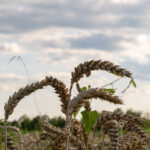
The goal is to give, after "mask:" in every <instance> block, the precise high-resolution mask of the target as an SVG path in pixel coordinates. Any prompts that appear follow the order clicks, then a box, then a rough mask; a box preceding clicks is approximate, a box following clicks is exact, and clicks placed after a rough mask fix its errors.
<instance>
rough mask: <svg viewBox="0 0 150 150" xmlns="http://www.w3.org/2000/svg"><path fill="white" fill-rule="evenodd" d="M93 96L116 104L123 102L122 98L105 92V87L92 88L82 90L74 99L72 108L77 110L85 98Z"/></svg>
mask: <svg viewBox="0 0 150 150" xmlns="http://www.w3.org/2000/svg"><path fill="white" fill-rule="evenodd" d="M91 98H100V99H102V100H106V101H108V102H111V103H114V104H123V102H122V100H121V99H120V98H119V97H118V96H114V95H112V94H110V93H109V92H105V91H104V90H103V89H98V88H90V89H88V90H86V91H83V92H80V93H79V94H78V95H77V96H76V97H74V98H73V99H72V101H71V108H72V109H73V111H77V110H78V109H79V108H80V107H81V106H82V105H83V104H84V103H85V100H88V99H91Z"/></svg>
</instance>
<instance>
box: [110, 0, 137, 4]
mask: <svg viewBox="0 0 150 150" xmlns="http://www.w3.org/2000/svg"><path fill="white" fill-rule="evenodd" d="M111 1H112V2H113V3H115V4H125V5H134V4H137V3H139V0H111Z"/></svg>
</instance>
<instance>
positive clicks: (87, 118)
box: [81, 110, 99, 134]
mask: <svg viewBox="0 0 150 150" xmlns="http://www.w3.org/2000/svg"><path fill="white" fill-rule="evenodd" d="M81 114H82V118H83V123H84V127H85V130H86V132H87V133H88V134H89V133H90V131H91V129H92V127H93V125H94V123H95V121H96V120H97V118H98V116H99V115H98V112H97V111H92V112H90V113H89V112H88V111H86V110H85V111H82V112H81Z"/></svg>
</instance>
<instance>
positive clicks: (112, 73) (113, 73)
mask: <svg viewBox="0 0 150 150" xmlns="http://www.w3.org/2000/svg"><path fill="white" fill-rule="evenodd" d="M112 74H113V75H115V76H119V77H121V75H120V74H117V73H115V72H113V73H112Z"/></svg>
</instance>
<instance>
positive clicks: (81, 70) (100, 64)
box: [71, 60, 132, 83]
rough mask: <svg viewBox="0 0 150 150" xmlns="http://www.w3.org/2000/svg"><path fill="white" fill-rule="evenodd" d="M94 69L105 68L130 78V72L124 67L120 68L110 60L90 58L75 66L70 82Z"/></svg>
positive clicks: (76, 80)
mask: <svg viewBox="0 0 150 150" xmlns="http://www.w3.org/2000/svg"><path fill="white" fill-rule="evenodd" d="M94 70H105V71H108V72H110V73H113V74H116V75H118V76H121V77H129V78H132V74H131V72H129V71H128V70H126V69H124V68H121V67H120V66H118V65H114V64H113V63H112V62H109V61H102V60H97V61H95V60H91V61H86V62H84V63H81V64H79V65H78V66H77V67H75V69H74V72H72V78H71V82H72V83H74V82H78V81H79V80H80V79H81V78H82V77H83V75H86V76H87V77H88V76H90V75H91V71H94Z"/></svg>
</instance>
